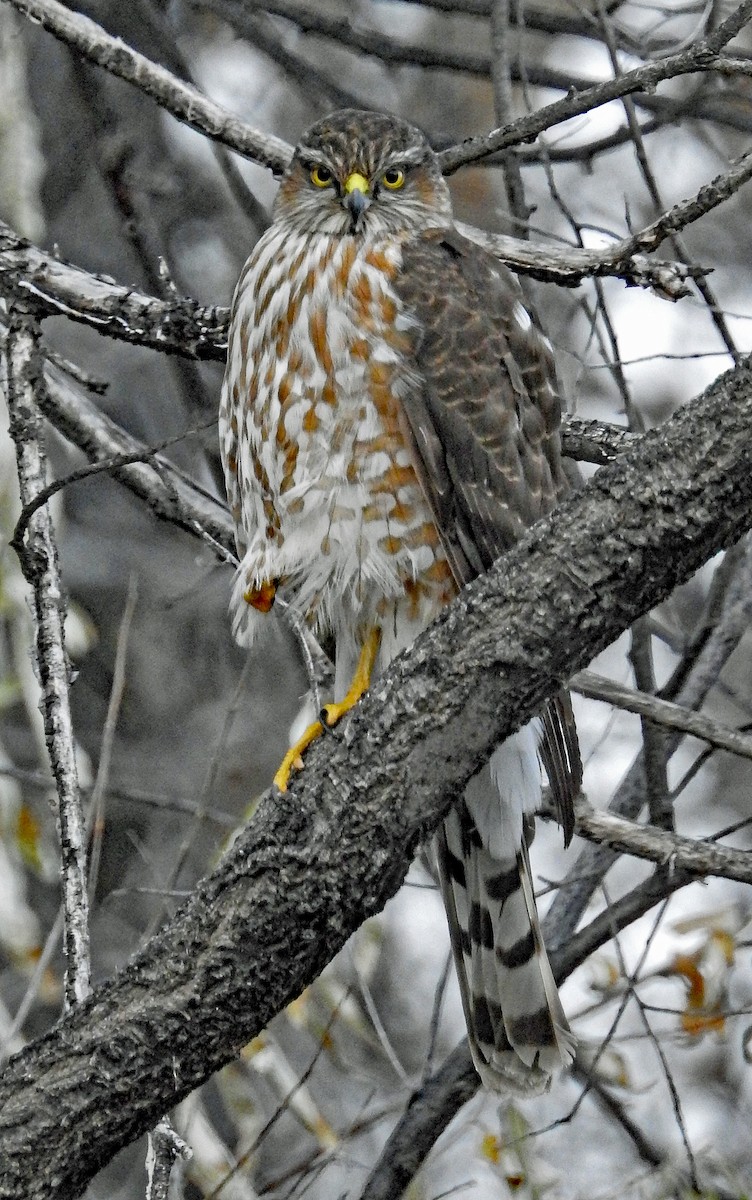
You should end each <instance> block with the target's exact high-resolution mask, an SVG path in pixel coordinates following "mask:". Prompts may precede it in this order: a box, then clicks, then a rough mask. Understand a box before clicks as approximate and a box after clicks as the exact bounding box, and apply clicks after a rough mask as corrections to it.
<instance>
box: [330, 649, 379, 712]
mask: <svg viewBox="0 0 752 1200" xmlns="http://www.w3.org/2000/svg"><path fill="white" fill-rule="evenodd" d="M380 645H381V630H380V629H379V627H378V625H375V626H374V628H373V629H372V630H371V632H370V633H369V635H368V637H367V638H366V640H365V642H364V643H363V649H362V650H361V652H360V658H359V659H358V665H357V667H356V668H355V674H354V675H353V677H352V683H351V684H350V687H349V688H348V690H347V695H346V696H345V698H344V700H340V701H339V703H338V704H325V705H324V714H325V718H326V723H327V725H329V726H332V725H336V724H337V722H338V721H341V720H342V718H343V717H344V715H345V713H348V712H349V711H350V709H351V708H354V707H355V705H356V704H357V703H358V701H359V700H360V697H361V696H362V695H363V693H364V692H367V691H368V689H369V687H370V686H371V676H372V675H373V668H374V664H375V662H376V656H377V654H378V652H379V646H380Z"/></svg>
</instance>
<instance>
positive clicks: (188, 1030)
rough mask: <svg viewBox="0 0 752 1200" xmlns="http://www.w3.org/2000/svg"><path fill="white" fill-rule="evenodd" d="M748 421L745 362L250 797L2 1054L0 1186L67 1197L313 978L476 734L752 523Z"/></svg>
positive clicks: (483, 743) (511, 716) (555, 516)
mask: <svg viewBox="0 0 752 1200" xmlns="http://www.w3.org/2000/svg"><path fill="white" fill-rule="evenodd" d="M750 422H752V370H750V368H749V366H748V365H747V364H746V363H745V364H743V365H741V366H739V367H737V368H735V369H734V370H733V371H730V372H728V373H727V374H726V375H724V376H722V377H721V378H719V379H718V380H717V381H716V382H715V384H714V385H713V386H712V387H711V388H710V389H709V390H708V392H707V393H705V395H704V396H702V397H701V398H700V399H698V400H696V401H695V402H693V403H692V404H689V405H687V406H686V407H684V408H682V409H681V410H680V411H679V412H678V413H677V414H676V416H674V417H673V418H672V419H671V420H670V421H669V422H668V423H667V424H666V425H665V426H664V427H662V428H661V429H658V430H654V431H652V432H650V433H649V434H647V435H646V436H645V437H644V438H641V439H640V440H639V441H638V442H637V443H635V445H634V446H631V447H630V449H629V450H627V451H626V452H625V454H624V455H622V456H621V457H620V458H619V459H618V460H617V461H616V462H615V463H613V464H611V465H610V466H607V467H605V468H603V470H602V471H600V472H599V473H598V474H597V475H596V477H595V478H594V479H593V480H592V481H591V482H590V483H589V484H588V486H587V487H586V488H584V489H583V490H582V491H580V492H577V493H575V494H573V495H572V496H571V497H570V498H568V499H567V501H566V502H565V503H564V504H562V505H561V507H560V508H559V509H557V510H556V512H554V513H552V514H551V515H550V516H549V517H548V518H547V519H546V520H544V521H542V522H540V523H539V524H538V525H536V526H535V527H534V528H533V529H532V530H531V531H530V532H529V533H528V535H527V536H526V537H525V538H524V539H523V540H522V541H521V542H520V543H519V545H518V546H517V547H516V548H515V549H514V550H513V551H512V552H511V553H510V554H509V555H508V556H505V558H504V559H503V560H501V562H500V563H499V564H497V565H496V566H495V567H494V568H493V569H492V570H491V571H490V572H489V574H488V575H487V576H484V577H482V578H480V579H478V580H476V581H475V582H474V583H473V584H472V585H470V587H469V588H467V589H466V590H465V591H464V592H463V593H462V595H461V596H460V597H459V598H458V599H457V601H456V602H455V603H454V604H452V605H451V606H450V607H449V608H447V609H446V610H445V611H444V613H443V614H442V615H441V617H440V618H439V619H438V620H437V621H436V622H435V624H434V625H433V626H432V627H431V629H430V630H428V631H427V632H426V633H425V634H424V635H422V636H421V637H420V638H419V639H418V641H417V642H416V644H415V646H414V647H413V648H412V650H411V652H410V653H409V654H406V655H402V656H400V657H399V658H398V659H397V660H396V661H395V662H394V663H393V664H392V665H391V667H390V668H389V670H388V671H387V672H386V674H385V675H384V677H383V678H382V679H381V680H380V681H379V682H378V683H377V684H376V685H375V687H374V688H373V690H372V691H371V693H370V694H369V695H368V696H367V697H366V698H365V699H364V701H363V702H362V703H361V704H360V705H359V706H358V707H357V708H356V710H355V711H354V712H353V713H352V714H351V716H350V717H349V718H348V719H347V720H346V721H345V722H343V727H342V730H341V732H338V734H337V736H334V737H332V738H326V739H324V740H322V741H321V742H319V743H318V744H317V745H315V746H314V747H312V748H311V752H310V754H309V757H308V759H307V763H306V769H305V770H304V771H303V772H302V773H301V774H300V775H299V776H297V777H296V778H295V780H294V782H293V784H292V786H291V788H290V790H289V792H287V793H286V794H284V795H280V794H278V793H274V794H272V793H271V792H270V793H267V794H266V795H265V796H264V797H263V798H262V800H261V802H260V804H259V807H258V809H257V812H256V815H255V817H254V819H253V820H252V821H251V822H250V824H249V825H248V827H247V828H245V829H244V830H242V831H241V832H240V834H239V835H238V837H237V839H236V841H235V842H234V843H233V845H232V847H231V848H230V849H229V850H228V851H227V853H226V854H225V855H224V857H223V859H222V860H221V862H220V864H219V865H218V867H217V868H216V870H215V871H214V872H213V873H212V874H211V875H210V876H208V877H207V878H206V879H205V880H204V881H203V882H202V883H200V884H199V886H198V887H197V889H196V891H195V893H194V894H193V896H192V897H191V898H190V899H189V900H188V901H187V903H186V904H185V905H184V906H183V908H182V909H181V910H180V911H179V912H178V914H177V915H176V916H175V918H174V919H173V920H172V921H170V922H169V924H168V925H167V926H165V928H164V929H163V930H162V931H160V932H159V933H158V934H157V935H156V936H155V937H154V938H153V939H151V941H150V942H149V943H148V944H147V945H146V946H145V947H144V948H143V949H142V950H141V951H140V952H139V953H138V954H137V955H136V956H134V958H133V959H132V960H131V961H130V962H129V963H128V965H127V966H126V967H125V968H124V970H123V971H121V972H120V973H119V974H118V975H117V976H116V977H115V978H114V979H113V980H111V981H109V982H107V983H105V984H103V985H102V986H100V987H98V988H97V989H96V991H95V992H94V993H93V994H92V995H91V996H90V997H89V999H88V1000H86V1001H84V1003H83V1004H82V1005H80V1006H79V1007H78V1008H77V1009H76V1010H75V1011H74V1012H72V1013H71V1014H69V1015H68V1016H67V1017H66V1018H65V1019H64V1020H63V1021H62V1022H60V1023H59V1024H58V1025H57V1026H56V1027H55V1028H54V1029H52V1030H50V1031H49V1032H48V1033H47V1034H46V1035H44V1036H43V1037H42V1038H40V1039H38V1040H37V1041H36V1042H34V1043H33V1044H31V1045H30V1046H29V1047H27V1048H26V1049H25V1050H24V1051H23V1052H22V1053H21V1054H19V1055H17V1056H16V1057H15V1058H14V1059H13V1060H11V1062H10V1063H9V1064H8V1066H7V1068H6V1070H5V1072H4V1075H3V1077H2V1079H1V1080H0V1161H2V1163H3V1168H4V1170H3V1175H2V1178H1V1179H0V1196H2V1197H8V1198H10V1197H16V1196H18V1195H23V1196H24V1197H26V1198H27V1200H41V1197H43V1196H45V1197H46V1196H49V1195H50V1194H56V1193H57V1194H64V1195H67V1196H74V1195H75V1194H76V1193H77V1192H78V1191H80V1189H81V1188H82V1187H83V1186H84V1185H85V1183H86V1182H87V1181H88V1180H89V1179H90V1178H91V1177H92V1175H93V1174H94V1173H95V1171H96V1170H97V1168H98V1167H99V1166H101V1165H102V1164H103V1163H104V1162H105V1161H107V1160H108V1159H109V1158H110V1157H111V1156H112V1154H113V1153H114V1152H115V1150H116V1149H118V1148H119V1147H120V1146H122V1145H124V1144H125V1143H127V1142H128V1141H130V1140H131V1139H132V1138H134V1137H136V1136H137V1135H138V1134H139V1133H141V1132H143V1131H144V1130H145V1129H147V1128H149V1126H150V1125H151V1124H152V1123H153V1122H154V1120H155V1119H156V1118H157V1117H158V1116H159V1115H160V1113H162V1112H163V1111H164V1110H165V1109H167V1108H168V1107H170V1105H172V1104H174V1103H175V1102H176V1101H177V1100H178V1099H179V1098H180V1097H182V1096H184V1095H186V1094H187V1093H188V1092H189V1091H191V1090H192V1089H193V1088H195V1087H196V1086H197V1085H198V1084H199V1083H201V1082H202V1081H203V1080H204V1079H206V1078H207V1077H208V1076H209V1075H210V1074H211V1073H212V1072H213V1071H214V1070H216V1069H217V1068H218V1067H219V1066H221V1065H222V1064H223V1063H224V1062H226V1061H228V1060H229V1059H230V1058H231V1057H232V1056H233V1055H234V1054H235V1053H236V1052H237V1050H238V1048H239V1047H240V1046H242V1045H243V1044H244V1043H245V1042H246V1041H247V1040H248V1039H249V1038H250V1037H251V1036H252V1035H253V1034H255V1033H257V1032H258V1031H259V1030H260V1029H261V1028H263V1026H264V1025H266V1024H267V1023H268V1021H269V1020H270V1019H271V1018H272V1016H274V1015H275V1014H276V1013H277V1012H279V1011H280V1010H281V1009H282V1008H284V1007H285V1006H286V1005H287V1004H288V1003H289V1002H290V1001H291V1000H292V999H293V998H294V997H295V996H297V995H298V994H299V993H300V991H301V990H302V988H303V987H304V986H305V985H306V984H307V983H309V982H310V981H311V980H312V979H313V978H315V977H316V976H317V975H318V973H319V972H320V971H321V969H322V968H323V966H324V965H325V964H326V963H327V962H328V961H330V959H331V958H332V956H333V955H334V954H335V953H336V951H337V950H338V949H339V948H340V947H341V946H342V945H343V944H344V942H345V940H346V939H347V937H348V936H349V935H350V933H352V931H353V930H354V929H355V928H357V926H358V925H359V924H360V923H361V921H362V920H363V919H364V918H365V917H366V916H368V915H370V914H371V913H373V912H376V911H378V910H379V909H380V908H381V907H382V906H383V904H384V903H385V901H386V900H387V899H388V898H389V896H391V895H392V894H393V893H394V892H395V891H396V889H397V888H398V886H399V884H400V882H401V880H402V878H403V876H404V873H405V871H406V869H407V866H408V865H409V862H410V860H411V858H412V855H413V853H414V851H415V849H416V847H417V845H418V843H419V842H420V840H421V839H422V838H423V837H424V836H425V835H426V833H427V832H428V831H429V830H430V829H432V828H433V827H434V826H435V824H436V823H437V821H438V820H439V819H440V818H441V817H442V815H443V814H444V813H445V812H446V810H447V808H448V806H449V805H450V804H451V802H452V800H453V799H454V797H455V796H456V795H457V793H458V791H459V790H460V789H461V788H462V787H463V786H464V784H465V782H466V780H467V779H468V777H469V776H470V775H471V774H472V773H474V771H475V770H476V769H477V768H478V766H479V764H480V763H481V762H482V761H484V760H486V759H487V758H488V755H489V753H490V752H491V750H492V748H493V747H494V746H495V745H497V744H498V742H499V741H500V740H501V739H502V738H504V737H506V736H507V735H508V734H509V733H510V732H511V731H512V730H513V729H514V728H515V727H516V726H519V725H520V724H522V723H524V722H525V721H527V720H528V719H529V717H530V716H531V715H532V714H533V713H534V712H536V711H538V709H539V708H540V705H541V703H542V702H543V700H544V699H545V698H546V697H547V696H549V695H551V694H552V693H553V692H555V691H557V690H558V688H559V687H560V686H561V682H562V680H564V679H566V678H567V677H568V676H569V675H571V674H572V672H573V671H575V670H578V669H580V668H581V667H582V666H583V665H584V664H585V663H586V662H587V661H588V660H589V659H590V658H591V657H592V655H593V654H595V653H597V652H598V651H600V650H601V649H602V648H603V647H604V646H606V645H607V644H608V643H609V642H611V641H612V640H613V639H614V638H615V637H616V636H617V635H618V634H619V633H620V632H621V631H623V630H624V629H625V628H627V627H628V626H629V625H630V624H631V623H632V622H633V621H634V620H635V619H636V617H638V616H639V615H640V614H642V613H644V612H645V611H646V610H647V609H648V608H650V607H652V606H653V605H654V604H656V603H658V602H659V601H660V600H662V599H663V598H664V597H665V596H666V595H667V594H668V593H669V592H670V591H671V590H672V588H673V587H675V586H676V585H677V584H678V583H681V582H683V581H684V580H686V579H687V578H689V576H690V575H691V574H692V573H693V572H694V571H695V570H696V569H697V568H698V567H699V566H700V565H701V564H702V563H703V562H704V561H706V560H707V559H708V558H709V557H710V556H711V555H713V554H715V553H717V551H718V550H720V549H722V548H724V547H726V546H728V545H729V544H730V543H731V542H732V541H734V540H735V539H736V538H738V537H739V536H740V535H741V534H742V532H743V531H744V530H745V529H747V528H749V527H750V525H752V469H751V468H752V462H750V458H751V457H752V448H750V442H749V438H748V431H749V427H750ZM126 1101H127V1102H126ZM63 1113H64V1114H65V1119H64V1120H63V1119H62V1114H63Z"/></svg>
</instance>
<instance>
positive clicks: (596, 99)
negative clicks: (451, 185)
mask: <svg viewBox="0 0 752 1200" xmlns="http://www.w3.org/2000/svg"><path fill="white" fill-rule="evenodd" d="M11 2H12V3H18V0H11ZM750 17H752V0H743V3H742V4H740V5H739V7H738V8H737V9H735V10H734V12H733V13H732V14H731V16H729V17H727V18H726V20H725V21H723V22H722V23H721V24H720V25H719V26H718V28H717V29H716V30H715V32H714V33H712V34H711V35H710V36H709V37H707V38H703V39H702V40H701V41H699V42H697V43H695V45H694V46H692V47H690V49H688V50H685V51H684V52H683V53H681V54H671V55H669V56H668V57H666V58H662V59H659V60H658V61H656V62H652V63H648V64H647V65H646V66H644V67H637V68H635V70H634V71H628V72H626V74H624V75H620V76H619V77H618V78H616V79H609V80H607V81H606V82H605V83H600V84H596V85H595V86H594V87H590V88H586V89H585V90H584V91H579V92H575V93H574V94H573V95H570V96H566V97H565V98H564V99H563V100H556V101H555V102H554V103H553V104H547V105H546V106H545V107H544V108H540V109H538V110H537V111H536V112H534V113H529V114H528V115H527V116H525V117H520V118H519V119H518V120H517V121H513V122H512V124H511V125H507V126H505V127H504V128H503V129H493V130H492V131H491V132H490V133H488V134H485V135H483V136H479V137H473V138H467V139H466V140H465V141H464V142H463V143H462V144H461V145H460V146H453V147H450V149H448V150H443V151H442V152H441V153H440V155H439V158H440V160H441V165H442V169H443V171H444V173H445V174H447V175H448V174H451V173H452V172H454V171H456V170H457V169H458V167H462V166H465V165H466V164H467V163H471V162H476V161H477V160H478V159H480V158H485V157H486V156H487V155H489V154H494V153H495V152H496V151H498V150H505V149H506V148H507V147H508V146H515V145H517V144H518V143H519V142H530V141H532V140H533V139H534V138H536V137H537V136H538V134H539V133H542V132H543V130H544V129H550V128H551V127H552V126H554V125H558V124H560V123H561V122H562V121H568V120H569V119H570V117H576V116H581V115H582V114H583V113H585V112H590V111H591V110H592V109H594V108H600V107H601V105H603V104H608V103H609V102H610V101H611V100H618V99H620V98H621V97H622V96H630V95H632V94H633V93H635V92H642V91H651V90H652V89H653V88H654V87H655V86H656V85H657V84H659V83H662V82H663V81H664V80H666V79H675V78H678V77H679V76H681V75H689V74H694V73H695V72H698V71H712V70H713V69H714V68H715V66H716V64H717V63H718V61H719V59H720V57H721V55H720V51H721V50H722V49H723V47H724V46H725V45H726V44H727V42H729V41H731V39H732V38H733V37H735V36H736V34H737V33H738V32H739V30H740V29H742V28H743V27H744V26H745V25H746V24H747V23H748V21H749V20H750Z"/></svg>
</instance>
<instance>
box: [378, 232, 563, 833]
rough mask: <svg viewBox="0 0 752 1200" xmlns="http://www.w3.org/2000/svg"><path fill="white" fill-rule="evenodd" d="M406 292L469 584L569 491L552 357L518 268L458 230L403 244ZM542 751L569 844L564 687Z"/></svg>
mask: <svg viewBox="0 0 752 1200" xmlns="http://www.w3.org/2000/svg"><path fill="white" fill-rule="evenodd" d="M397 291H398V293H399V295H400V298H401V300H402V302H403V304H404V306H405V313H406V315H407V316H408V318H409V319H410V320H412V321H413V322H414V324H413V325H412V331H413V334H412V336H413V339H414V356H415V361H416V366H417V373H418V375H419V378H420V386H418V387H414V388H412V389H411V390H410V391H409V393H408V394H407V395H406V396H405V397H404V398H403V400H402V405H403V411H404V416H405V419H406V423H407V426H408V429H407V430H406V434H407V435H408V436H409V438H410V441H411V443H412V446H413V452H414V456H415V459H416V465H417V469H418V473H419V477H420V480H421V484H422V487H423V490H424V492H425V495H426V498H427V500H428V502H429V504H430V506H431V510H432V512H433V516H434V520H435V521H436V524H437V526H438V529H439V532H440V535H441V538H442V541H443V543H444V546H445V548H446V552H447V555H448V557H449V560H450V562H451V564H452V569H453V571H454V574H455V578H456V580H457V582H458V584H460V585H462V584H465V583H467V582H468V581H469V580H470V579H472V578H474V577H475V576H476V575H477V574H479V573H480V572H482V571H484V570H487V569H488V568H489V567H490V566H491V564H492V563H493V562H494V560H495V559H496V558H498V557H499V555H501V554H502V553H503V552H504V551H505V550H508V549H509V548H510V547H511V546H512V545H513V544H514V543H515V542H516V541H517V540H518V538H519V537H520V536H521V535H522V534H523V533H524V531H525V530H526V529H527V528H528V527H529V526H530V525H532V524H533V522H534V521H536V520H538V518H539V517H542V516H543V515H544V514H545V513H547V512H548V511H549V510H550V509H551V508H553V506H554V504H555V503H556V501H557V499H558V498H559V497H560V496H561V495H563V494H564V493H565V492H566V491H567V488H568V483H567V479H566V476H565V474H564V471H563V469H562V463H561V454H560V448H559V424H560V420H561V402H560V399H559V393H558V390H557V387H556V377H555V372H554V364H553V356H552V353H551V348H550V345H549V343H548V341H547V340H546V339H544V336H543V334H542V333H541V331H540V330H539V329H538V328H537V326H536V325H535V323H534V321H533V318H532V317H531V316H530V314H529V313H528V311H527V309H526V307H525V306H524V304H523V294H522V289H521V288H520V286H519V284H518V282H517V280H516V279H515V278H514V276H513V275H512V274H511V273H510V272H509V271H508V270H507V269H506V268H505V267H503V266H502V265H501V264H500V263H498V262H497V261H496V260H495V259H494V258H492V257H491V256H490V255H488V254H486V252H485V251H483V250H481V249H480V247H478V246H476V245H475V244H474V243H473V242H470V241H469V240H468V239H467V238H464V237H462V235H461V234H459V233H458V232H457V231H456V230H438V229H436V230H429V231H428V232H427V233H425V234H424V235H423V236H422V237H420V238H415V239H413V240H412V241H409V242H407V243H406V244H405V245H404V246H403V271H402V274H401V275H400V277H399V279H398V281H397ZM541 757H542V759H543V764H544V766H545V768H546V773H547V775H548V778H549V783H550V785H551V788H552V791H553V794H554V798H555V801H556V805H557V808H558V811H559V815H560V819H561V823H562V825H563V828H564V835H565V841H566V842H568V841H569V839H570V838H571V835H572V831H573V827H574V815H573V799H574V796H575V795H576V794H577V792H578V790H579V786H580V782H581V772H582V767H581V762H580V755H579V748H578V743H577V733H576V730H575V727H574V719H573V716H572V711H571V704H570V701H569V696H568V693H566V692H561V693H560V694H559V695H558V696H556V697H555V698H554V699H553V700H551V701H550V702H549V703H548V704H547V706H546V709H545V711H544V713H543V740H542V743H541Z"/></svg>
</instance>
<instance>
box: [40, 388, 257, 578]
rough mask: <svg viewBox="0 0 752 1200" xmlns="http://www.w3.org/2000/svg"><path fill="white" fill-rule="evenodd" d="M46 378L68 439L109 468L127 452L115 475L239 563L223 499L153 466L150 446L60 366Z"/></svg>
mask: <svg viewBox="0 0 752 1200" xmlns="http://www.w3.org/2000/svg"><path fill="white" fill-rule="evenodd" d="M44 379H45V390H44V394H43V395H42V396H40V398H39V399H40V406H41V408H42V411H43V412H44V415H45V417H47V419H48V420H49V421H51V423H52V424H53V425H54V426H55V428H56V429H58V430H59V432H60V433H62V434H63V436H64V437H66V438H68V439H69V440H70V441H72V442H74V443H75V445H77V446H78V447H79V448H80V449H81V450H83V452H84V454H85V455H86V456H87V458H91V459H94V460H95V461H96V462H99V461H102V460H105V461H106V463H107V468H106V469H108V470H109V469H111V468H110V462H111V460H112V459H113V458H114V459H115V460H116V462H117V461H118V460H119V456H120V455H121V454H122V455H124V456H126V457H127V458H128V459H129V465H127V466H120V467H118V466H116V467H115V468H114V474H115V478H117V479H118V480H120V481H121V482H122V483H123V484H125V486H126V487H128V488H129V490H130V491H132V492H134V493H135V494H136V495H137V496H140V497H141V499H143V500H145V501H146V502H147V504H148V505H149V508H150V509H151V510H152V512H153V513H154V514H155V515H156V516H157V517H159V518H160V519H161V520H166V521H169V522H171V523H172V524H173V525H177V526H178V528H180V529H184V530H187V531H188V532H189V533H192V534H193V535H194V536H196V537H199V538H201V539H202V540H203V541H205V542H206V543H207V545H208V546H209V547H210V548H211V550H212V551H213V553H214V554H216V555H217V556H218V557H219V558H220V559H221V560H222V561H224V562H229V563H231V564H232V565H237V559H236V557H235V552H234V551H235V538H234V530H233V527H232V522H231V521H230V518H229V514H228V513H227V510H226V508H225V505H224V504H223V503H222V502H221V501H220V500H216V499H213V498H212V497H209V496H207V495H206V493H205V492H203V491H202V490H201V489H199V487H198V486H197V485H196V484H192V483H190V482H188V481H186V480H185V479H184V478H183V476H182V475H181V473H180V472H179V471H178V470H177V468H175V467H173V466H172V465H171V464H167V463H164V464H159V465H158V467H157V466H155V465H153V464H150V461H149V460H150V459H152V458H153V453H152V451H151V449H150V448H149V447H148V446H145V445H144V443H143V442H139V441H138V439H137V438H134V437H131V435H130V434H128V433H126V432H125V430H123V429H121V428H120V426H119V425H116V424H115V422H114V421H112V420H110V418H109V417H107V416H105V415H104V413H102V412H100V411H99V409H98V408H97V407H96V405H94V404H92V403H91V401H90V400H89V399H88V397H87V396H85V395H84V394H83V393H82V392H80V391H78V390H77V389H76V388H75V387H74V386H73V385H72V384H71V383H70V381H69V380H68V379H66V377H65V376H64V375H62V374H61V373H60V372H59V371H58V370H57V369H56V368H54V367H51V366H48V367H47V368H46V369H45V372H44ZM141 459H144V460H145V461H144V462H141V461H140V460H141ZM168 479H169V480H170V484H169V485H168V482H167V481H168Z"/></svg>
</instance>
